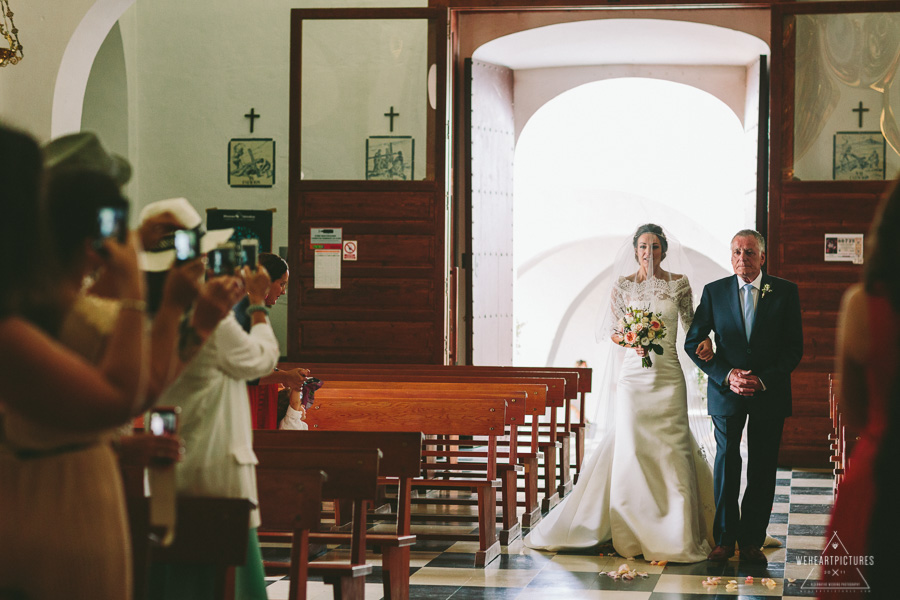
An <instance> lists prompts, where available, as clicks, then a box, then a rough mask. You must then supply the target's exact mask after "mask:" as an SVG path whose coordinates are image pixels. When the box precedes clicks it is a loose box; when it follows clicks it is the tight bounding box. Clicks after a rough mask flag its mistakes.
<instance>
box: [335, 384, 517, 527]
mask: <svg viewBox="0 0 900 600" xmlns="http://www.w3.org/2000/svg"><path fill="white" fill-rule="evenodd" d="M328 393H329V394H331V393H334V394H339V395H340V396H341V397H342V398H348V399H352V398H370V397H373V396H383V397H387V398H403V399H410V400H415V399H417V398H419V397H421V396H422V395H423V394H425V395H427V396H428V397H429V398H434V399H444V400H445V401H446V402H447V404H448V405H450V406H452V405H453V402H454V401H455V399H456V398H468V399H473V400H474V399H478V398H481V399H485V400H490V399H501V400H505V401H506V426H507V428H506V431H507V432H508V435H509V442H508V444H507V445H506V451H505V452H500V451H499V448H500V446H501V443H500V438H497V440H498V442H497V443H498V452H497V459H498V461H497V474H498V477H499V478H500V480H501V486H500V498H501V500H500V505H501V513H502V514H501V523H502V527H501V529H500V531H499V532H498V536H499V539H500V543H501V544H503V545H508V544H509V543H510V542H511V541H514V540H516V539H518V538H519V537H521V535H522V527H521V525H520V524H519V520H518V517H517V514H516V494H517V488H518V486H517V483H518V477H519V476H520V475H522V474H524V471H525V468H524V466H522V465H520V464H519V463H518V459H517V452H518V447H519V441H518V433H519V426H520V425H522V424H523V423H524V421H525V414H526V410H527V404H526V400H527V393H525V392H521V391H517V390H516V389H515V387H514V386H510V385H505V384H493V385H492V384H479V385H472V384H466V383H421V382H390V383H388V382H356V383H354V382H341V381H331V382H330V385H329V386H328ZM458 437H459V436H442V438H441V439H446V444H444V449H440V446H438V447H437V448H435V449H434V450H426V451H425V452H424V453H423V454H424V457H425V460H426V461H429V460H430V461H435V460H439V459H444V460H442V462H440V463H434V462H426V463H423V465H422V467H423V469H425V470H427V472H428V476H429V477H430V478H441V477H442V478H452V477H456V473H458V472H463V471H466V472H472V471H486V470H487V463H486V462H485V459H486V456H487V453H486V452H484V451H480V450H477V449H472V450H467V451H465V450H460V449H459V446H458V444H457V443H456V440H457V439H458ZM448 438H449V439H448ZM473 441H481V442H482V445H484V446H487V445H488V444H489V440H488V439H487V438H484V437H479V436H476V437H474V438H473ZM477 445H478V444H476V446H477ZM460 459H463V460H460ZM415 503H417V502H415V501H414V504H415ZM441 503H443V504H458V503H459V501H456V500H451V499H446V500H444V501H443V502H441Z"/></svg>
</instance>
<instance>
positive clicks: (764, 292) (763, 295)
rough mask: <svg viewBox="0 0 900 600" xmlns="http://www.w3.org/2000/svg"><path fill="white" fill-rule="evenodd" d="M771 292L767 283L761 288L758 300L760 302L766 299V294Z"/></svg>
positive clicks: (770, 287)
mask: <svg viewBox="0 0 900 600" xmlns="http://www.w3.org/2000/svg"><path fill="white" fill-rule="evenodd" d="M771 291H772V286H770V285H769V284H768V283H767V284H766V285H764V286H762V294H760V296H759V299H760V300H762V299H763V298H765V297H766V292H771Z"/></svg>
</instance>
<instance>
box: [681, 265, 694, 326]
mask: <svg viewBox="0 0 900 600" xmlns="http://www.w3.org/2000/svg"><path fill="white" fill-rule="evenodd" d="M682 280H683V281H684V283H683V284H682V285H681V286H680V287H679V288H678V317H679V318H680V319H681V326H682V328H684V331H687V330H688V329H690V327H691V323H692V322H693V321H694V292H693V291H691V282H690V281H688V278H687V277H682Z"/></svg>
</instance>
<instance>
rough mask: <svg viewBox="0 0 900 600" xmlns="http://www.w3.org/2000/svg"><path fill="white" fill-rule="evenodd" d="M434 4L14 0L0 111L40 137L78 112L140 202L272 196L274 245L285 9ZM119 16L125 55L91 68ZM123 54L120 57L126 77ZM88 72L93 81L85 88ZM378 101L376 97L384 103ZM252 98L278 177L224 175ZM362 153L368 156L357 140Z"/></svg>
mask: <svg viewBox="0 0 900 600" xmlns="http://www.w3.org/2000/svg"><path fill="white" fill-rule="evenodd" d="M427 4H428V3H427V1H426V0H405V1H403V0H358V1H355V2H346V1H343V0H331V1H329V0H321V1H316V2H312V1H309V0H299V1H298V0H294V1H291V0H272V1H270V2H266V3H254V4H247V3H246V2H237V1H235V0H218V1H215V2H214V1H212V0H192V1H191V2H184V1H181V0H136V1H135V0H41V1H40V2H20V3H19V4H17V5H16V7H15V10H16V25H17V26H18V28H19V30H20V40H21V42H22V44H23V46H24V49H25V56H24V59H23V60H22V62H21V63H19V64H18V65H15V66H12V67H7V68H5V69H3V71H2V73H0V119H2V120H3V121H4V122H5V123H7V124H10V125H13V126H16V127H19V128H21V129H25V130H26V131H29V132H31V133H32V134H33V135H35V136H36V137H37V138H38V139H39V141H41V142H44V141H47V140H48V139H50V138H51V137H53V136H56V135H61V134H63V133H67V132H70V131H77V130H79V129H80V128H81V126H82V123H83V122H84V124H86V125H89V126H90V127H91V128H93V129H96V130H98V131H101V133H102V134H103V135H104V140H107V139H108V142H109V145H110V147H111V149H113V150H115V151H118V152H119V153H121V154H123V155H126V156H127V157H128V159H129V160H130V161H131V162H132V164H133V167H134V176H133V178H132V182H131V183H130V184H129V186H128V193H129V196H130V197H131V198H132V201H133V203H134V205H135V206H134V209H135V210H134V211H133V213H134V214H137V213H138V212H139V211H140V208H141V207H142V206H143V205H145V204H147V203H148V202H152V201H155V200H159V199H162V198H169V197H173V196H185V197H187V198H188V199H189V200H190V201H191V202H192V203H193V204H194V206H196V207H197V209H198V210H199V211H200V212H201V213H204V212H205V210H206V209H207V208H212V207H218V208H262V209H267V208H275V209H277V213H276V215H275V220H274V221H275V223H274V231H273V234H274V238H273V247H274V249H275V250H276V251H277V249H278V247H279V246H284V245H287V230H288V227H287V203H288V202H287V189H288V186H287V183H288V182H287V158H288V115H289V106H288V103H289V102H288V101H289V98H288V95H289V82H288V60H289V52H288V50H289V47H290V37H289V32H290V9H291V8H329V7H332V8H356V7H370V8H375V7H397V6H427ZM120 17H121V19H120ZM117 19H119V20H120V28H119V29H120V31H121V37H122V40H121V48H122V51H121V52H122V55H121V56H117V50H116V48H114V47H113V46H115V45H116V43H115V41H114V40H112V39H111V40H110V42H109V44H110V45H108V46H107V48H106V49H105V50H104V53H102V54H101V59H100V61H99V62H98V63H97V65H96V67H97V70H96V72H94V73H93V75H92V74H91V69H92V67H93V66H94V63H95V58H96V57H97V54H98V52H99V51H100V48H101V45H102V44H103V42H104V40H106V39H107V36H108V34H109V32H110V30H111V29H112V28H113V26H114V25H115V23H116V21H117ZM113 37H115V36H113ZM347 51H348V56H359V55H360V54H362V53H364V52H365V49H357V51H356V52H353V49H352V48H348V49H347ZM120 61H121V63H124V65H125V70H126V74H125V80H124V81H123V79H122V73H121V69H120V68H119V67H120V65H119V66H117V63H120ZM89 79H90V80H91V83H90V88H91V91H90V92H89V93H87V95H86V89H87V88H88V82H89ZM121 86H125V88H126V89H125V90H124V93H123V89H122V87H121ZM123 96H125V97H127V99H128V105H127V113H126V114H127V117H126V116H124V115H123V112H122V110H121V109H120V108H121V104H120V99H121V98H122V97H123ZM85 100H87V103H88V104H87V105H85ZM378 104H379V108H380V105H381V104H382V103H381V102H379V103H378ZM251 107H253V108H255V109H256V112H257V113H258V114H261V115H262V118H261V119H258V120H257V121H256V126H255V131H254V134H253V137H271V138H274V139H275V140H276V153H277V155H276V169H277V172H276V183H275V186H274V187H272V188H258V189H246V188H230V187H228V185H227V180H226V165H227V163H226V157H227V146H228V140H229V139H231V138H233V137H249V121H248V119H246V118H244V116H243V115H244V114H245V113H247V112H248V111H249V109H250V108H251ZM83 108H84V115H82V109H83ZM107 109H108V110H107ZM386 110H387V109H385V110H382V111H381V112H386ZM125 121H127V124H128V125H127V131H124V132H123V131H122V123H123V122H125ZM395 131H396V128H395ZM123 144H127V152H125V151H124V149H123V148H122V145H123ZM358 156H359V157H360V161H362V158H363V150H362V149H360V150H359V154H358ZM285 321H286V297H285V298H283V299H282V301H281V303H279V305H278V306H277V307H276V309H275V310H274V311H273V323H274V324H275V325H276V331H279V332H280V333H281V337H282V343H283V340H284V331H283V330H284V325H283V324H284V323H285Z"/></svg>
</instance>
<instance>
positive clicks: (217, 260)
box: [206, 245, 237, 275]
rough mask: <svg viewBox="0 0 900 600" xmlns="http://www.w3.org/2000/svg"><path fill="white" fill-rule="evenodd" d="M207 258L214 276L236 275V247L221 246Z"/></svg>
mask: <svg viewBox="0 0 900 600" xmlns="http://www.w3.org/2000/svg"><path fill="white" fill-rule="evenodd" d="M206 258H207V262H208V264H209V268H210V269H211V270H212V272H213V275H234V269H235V268H236V267H237V264H236V262H235V251H234V246H232V245H227V246H219V247H218V248H216V249H215V250H212V251H210V252H209V254H207V256H206Z"/></svg>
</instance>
